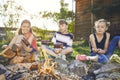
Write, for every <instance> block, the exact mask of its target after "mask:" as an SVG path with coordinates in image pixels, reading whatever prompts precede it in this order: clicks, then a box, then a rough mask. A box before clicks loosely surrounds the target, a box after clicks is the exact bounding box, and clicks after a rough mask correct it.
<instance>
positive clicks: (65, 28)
mask: <svg viewBox="0 0 120 80" xmlns="http://www.w3.org/2000/svg"><path fill="white" fill-rule="evenodd" d="M67 27H68V26H67V25H66V24H59V29H60V32H62V33H63V32H66V31H67Z"/></svg>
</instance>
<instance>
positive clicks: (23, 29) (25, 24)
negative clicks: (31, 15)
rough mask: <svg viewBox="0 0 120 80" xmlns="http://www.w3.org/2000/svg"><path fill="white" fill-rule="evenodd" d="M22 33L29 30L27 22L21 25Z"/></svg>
mask: <svg viewBox="0 0 120 80" xmlns="http://www.w3.org/2000/svg"><path fill="white" fill-rule="evenodd" d="M21 29H22V33H23V34H26V33H29V32H30V24H29V23H23V24H22V25H21Z"/></svg>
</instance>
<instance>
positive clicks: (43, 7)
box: [2, 0, 74, 31]
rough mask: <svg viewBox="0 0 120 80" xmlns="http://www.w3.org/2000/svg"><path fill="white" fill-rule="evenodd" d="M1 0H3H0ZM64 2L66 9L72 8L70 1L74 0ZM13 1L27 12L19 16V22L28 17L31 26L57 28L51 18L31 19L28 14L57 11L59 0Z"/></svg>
mask: <svg viewBox="0 0 120 80" xmlns="http://www.w3.org/2000/svg"><path fill="white" fill-rule="evenodd" d="M2 1H3V0H2ZM64 1H65V3H68V4H69V5H68V9H69V10H72V9H73V7H72V1H74V0H64ZM15 2H16V3H17V4H19V5H21V6H22V7H23V8H24V9H25V11H27V12H28V13H29V14H25V15H23V16H22V17H21V20H20V23H21V21H22V20H23V19H28V20H30V21H31V23H32V26H40V28H45V29H48V30H56V31H57V30H58V26H57V23H55V22H53V21H52V20H50V19H49V20H47V19H42V18H33V19H31V16H30V15H37V14H38V13H39V12H42V11H48V12H49V11H50V12H59V9H60V3H59V2H60V0H15Z"/></svg>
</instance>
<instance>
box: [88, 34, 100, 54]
mask: <svg viewBox="0 0 120 80" xmlns="http://www.w3.org/2000/svg"><path fill="white" fill-rule="evenodd" d="M89 40H90V44H91V47H92V51H93V52H95V53H97V52H98V49H97V46H96V43H95V38H94V35H93V34H91V35H90V36H89Z"/></svg>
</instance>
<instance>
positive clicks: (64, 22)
mask: <svg viewBox="0 0 120 80" xmlns="http://www.w3.org/2000/svg"><path fill="white" fill-rule="evenodd" d="M58 23H59V24H66V25H68V23H67V22H66V21H65V20H64V19H60V20H59V22H58Z"/></svg>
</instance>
